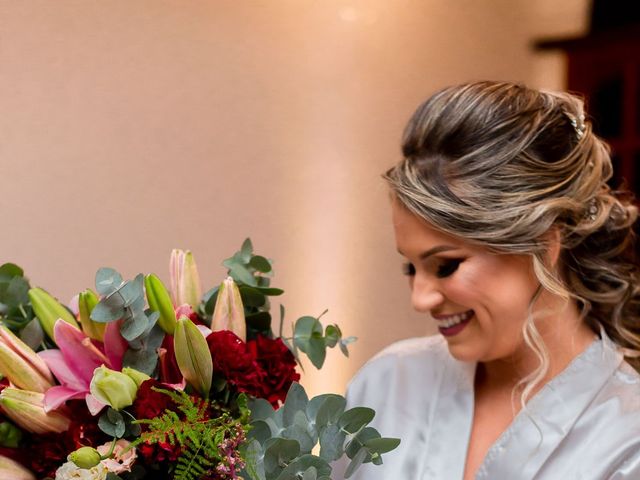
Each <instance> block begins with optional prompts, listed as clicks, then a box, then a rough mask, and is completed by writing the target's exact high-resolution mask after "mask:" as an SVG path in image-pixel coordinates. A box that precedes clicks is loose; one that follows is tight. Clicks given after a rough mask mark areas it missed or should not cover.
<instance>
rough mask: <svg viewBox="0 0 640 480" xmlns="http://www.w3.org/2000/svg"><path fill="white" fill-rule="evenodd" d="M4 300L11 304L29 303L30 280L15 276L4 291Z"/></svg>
mask: <svg viewBox="0 0 640 480" xmlns="http://www.w3.org/2000/svg"><path fill="white" fill-rule="evenodd" d="M4 302H5V303H7V304H9V305H24V304H27V303H29V282H27V280H25V278H24V277H13V278H12V279H11V281H10V282H9V284H8V285H7V289H6V290H5V292H4Z"/></svg>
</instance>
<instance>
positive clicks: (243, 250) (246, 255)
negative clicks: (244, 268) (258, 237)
mask: <svg viewBox="0 0 640 480" xmlns="http://www.w3.org/2000/svg"><path fill="white" fill-rule="evenodd" d="M239 253H240V255H241V257H242V260H243V261H244V262H245V263H248V262H249V261H250V260H251V255H253V244H252V243H251V239H250V238H246V239H245V240H244V242H242V246H241V247H240V252H239Z"/></svg>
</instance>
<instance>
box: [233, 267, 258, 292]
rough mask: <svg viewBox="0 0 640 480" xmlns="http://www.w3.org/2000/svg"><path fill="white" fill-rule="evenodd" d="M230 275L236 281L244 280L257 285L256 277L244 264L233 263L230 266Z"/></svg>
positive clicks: (243, 281)
mask: <svg viewBox="0 0 640 480" xmlns="http://www.w3.org/2000/svg"><path fill="white" fill-rule="evenodd" d="M229 275H230V276H231V278H233V280H234V281H235V282H236V283H239V282H242V283H244V284H246V285H249V286H252V287H255V286H257V283H256V278H255V277H254V276H253V275H252V274H251V272H249V270H247V269H246V268H245V267H244V266H243V265H238V264H233V265H232V266H231V268H229Z"/></svg>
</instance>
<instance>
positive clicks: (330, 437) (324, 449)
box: [320, 424, 346, 462]
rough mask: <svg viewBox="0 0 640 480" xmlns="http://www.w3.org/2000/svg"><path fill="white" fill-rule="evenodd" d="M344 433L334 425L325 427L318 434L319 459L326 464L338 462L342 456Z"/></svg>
mask: <svg viewBox="0 0 640 480" xmlns="http://www.w3.org/2000/svg"><path fill="white" fill-rule="evenodd" d="M345 440H346V435H345V433H344V432H343V431H342V430H341V429H340V427H338V426H337V425H335V424H332V425H327V426H326V427H325V428H324V429H323V430H322V432H321V433H320V458H323V459H324V460H326V461H327V462H333V461H334V460H338V459H339V458H340V457H342V455H343V454H344V441H345Z"/></svg>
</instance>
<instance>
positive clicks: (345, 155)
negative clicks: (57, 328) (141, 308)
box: [0, 0, 586, 393]
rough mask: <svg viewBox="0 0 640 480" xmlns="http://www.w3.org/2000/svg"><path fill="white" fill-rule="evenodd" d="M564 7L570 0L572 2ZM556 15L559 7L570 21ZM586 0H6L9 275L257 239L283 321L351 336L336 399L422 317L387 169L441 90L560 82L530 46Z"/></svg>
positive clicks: (148, 266) (206, 265)
mask: <svg viewBox="0 0 640 480" xmlns="http://www.w3.org/2000/svg"><path fill="white" fill-rule="evenodd" d="M558 5H561V6H560V7H559V6H558ZM559 9H560V10H559ZM585 11H586V10H585V0H572V1H566V2H555V1H551V0H545V1H539V2H530V1H527V0H485V1H476V0H454V1H450V0H429V1H427V0H360V1H337V0H323V1H311V0H269V1H267V0H265V1H260V2H258V1H238V0H227V1H213V0H212V1H198V2H196V1H184V0H180V1H178V0H175V1H159V0H146V1H136V2H132V1H130V0H111V1H106V0H103V1H89V0H58V1H53V0H48V1H36V0H25V1H19V0H1V1H0V182H1V185H0V186H1V189H0V214H1V218H2V223H1V233H0V263H3V262H5V261H13V262H16V263H18V264H20V265H21V266H23V267H24V268H25V270H26V272H27V274H28V275H29V277H30V278H31V281H32V283H33V284H34V285H40V286H43V287H45V288H47V289H48V290H50V291H51V292H52V293H54V294H55V295H57V296H59V297H60V298H61V299H64V300H66V299H68V298H70V297H71V296H72V295H74V294H75V293H77V292H78V291H79V290H81V289H83V288H86V287H89V286H93V275H94V273H95V271H96V269H97V268H98V267H100V266H107V265H108V266H112V267H114V268H116V269H119V270H120V271H121V272H122V273H123V274H125V275H127V276H132V275H134V274H135V273H137V272H140V271H142V272H150V271H154V272H157V273H158V274H159V275H160V276H161V277H162V278H164V279H167V278H168V274H167V267H168V265H167V263H168V256H169V252H170V250H171V249H172V248H173V247H181V248H189V249H191V250H193V251H194V253H195V255H196V258H197V261H198V264H199V267H200V271H201V274H202V277H203V281H204V283H205V284H207V285H208V286H213V285H214V284H215V283H217V282H219V281H220V280H221V278H222V275H223V273H224V270H223V269H222V268H221V267H220V265H219V263H220V261H221V260H222V259H223V258H225V257H226V256H228V255H229V254H231V253H233V252H234V251H235V249H236V248H237V247H238V246H239V245H240V243H241V242H242V240H243V239H244V237H245V236H247V235H249V236H251V237H252V238H253V240H254V244H255V245H256V248H257V250H258V252H259V253H260V252H261V253H264V254H267V255H269V256H271V257H272V258H274V259H275V260H276V264H275V266H276V273H277V276H276V281H275V284H276V285H277V286H281V287H283V288H284V289H285V290H286V294H285V296H284V297H283V298H282V300H283V302H284V303H285V305H286V306H287V311H288V316H289V319H290V320H292V319H295V318H297V316H300V315H304V314H319V313H321V312H322V311H323V310H324V308H328V309H329V313H328V314H327V315H326V317H325V318H324V320H325V321H327V322H338V323H339V324H340V325H341V327H342V328H343V330H344V332H345V333H346V334H348V335H357V336H359V337H360V340H359V342H358V343H357V344H356V345H354V347H353V348H352V356H351V359H350V360H345V359H343V358H341V356H340V355H339V353H338V352H333V354H331V355H329V360H328V362H327V368H326V369H324V370H323V371H322V372H320V373H317V372H312V371H311V370H310V369H311V368H312V367H309V368H308V369H307V371H308V372H309V374H308V375H307V378H306V379H305V382H306V385H307V386H308V387H309V388H310V390H311V391H312V392H314V393H317V392H319V391H320V390H333V391H342V390H343V388H344V385H345V383H346V381H347V380H348V378H349V377H350V376H351V375H352V374H353V373H354V372H355V370H356V369H357V368H358V367H359V366H360V365H361V364H362V363H363V362H364V361H365V360H366V359H367V358H368V357H370V356H371V355H372V354H373V353H374V352H376V351H377V350H379V349H380V348H382V347H383V346H384V345H385V344H387V343H389V342H391V341H393V340H396V339H399V338H403V337H408V336H413V335H421V334H424V333H425V332H430V331H431V326H430V325H429V322H428V320H427V319H425V318H424V316H420V315H417V314H414V313H412V312H411V309H410V306H409V304H408V292H407V288H406V285H405V281H404V279H403V278H402V277H401V275H400V268H399V266H400V258H399V257H398V255H397V254H395V248H394V245H393V238H392V232H391V229H390V225H389V222H388V211H387V210H388V207H387V200H386V193H385V188H384V186H383V185H382V183H381V180H380V179H379V174H380V173H381V171H382V170H383V169H384V168H386V167H387V166H389V165H390V164H392V163H393V162H394V161H395V160H397V159H398V157H399V149H398V140H399V137H400V133H401V130H402V127H403V124H404V122H405V121H406V119H407V118H408V116H409V115H410V114H411V112H412V110H413V108H415V106H416V105H417V104H418V102H419V101H421V100H422V99H423V98H424V97H425V96H426V95H428V94H429V93H430V92H432V91H433V90H434V89H435V88H438V87H441V86H444V85H445V84H451V83H457V82H461V81H466V80H472V79H481V78H491V79H509V80H519V81H525V82H528V83H532V84H533V85H537V86H543V87H551V88H559V87H562V83H563V78H564V77H563V74H562V71H563V68H564V66H563V58H562V56H560V55H557V54H545V55H541V54H535V53H533V52H532V51H531V48H530V44H531V41H532V40H533V39H534V38H538V37H540V36H547V35H555V34H565V33H575V32H580V31H581V30H582V29H583V28H584V25H585V18H586V17H585Z"/></svg>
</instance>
